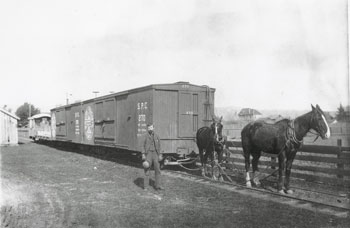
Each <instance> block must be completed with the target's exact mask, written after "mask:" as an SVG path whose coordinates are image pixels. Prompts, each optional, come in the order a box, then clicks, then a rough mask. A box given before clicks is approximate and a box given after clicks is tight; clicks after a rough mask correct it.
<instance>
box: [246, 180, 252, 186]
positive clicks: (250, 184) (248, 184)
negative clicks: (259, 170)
mask: <svg viewBox="0 0 350 228" xmlns="http://www.w3.org/2000/svg"><path fill="white" fill-rule="evenodd" d="M246 186H247V187H248V188H251V187H252V183H250V180H249V181H247V183H246Z"/></svg>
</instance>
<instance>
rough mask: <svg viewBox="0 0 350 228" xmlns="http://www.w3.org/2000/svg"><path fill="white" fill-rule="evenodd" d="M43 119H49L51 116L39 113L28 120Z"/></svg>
mask: <svg viewBox="0 0 350 228" xmlns="http://www.w3.org/2000/svg"><path fill="white" fill-rule="evenodd" d="M43 117H48V118H51V115H50V114H48V113H39V114H36V115H34V116H32V117H29V118H28V120H32V119H40V118H43Z"/></svg>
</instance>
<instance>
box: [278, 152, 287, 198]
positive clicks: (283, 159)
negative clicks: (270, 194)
mask: <svg viewBox="0 0 350 228" xmlns="http://www.w3.org/2000/svg"><path fill="white" fill-rule="evenodd" d="M285 166H286V153H285V151H282V152H281V153H280V154H279V156H278V168H279V170H278V175H279V176H278V183H277V191H278V193H280V194H284V190H283V185H284V179H285Z"/></svg>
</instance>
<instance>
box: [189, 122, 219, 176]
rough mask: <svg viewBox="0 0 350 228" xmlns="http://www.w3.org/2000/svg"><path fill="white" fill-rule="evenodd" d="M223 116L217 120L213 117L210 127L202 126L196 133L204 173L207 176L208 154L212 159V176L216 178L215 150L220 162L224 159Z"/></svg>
mask: <svg viewBox="0 0 350 228" xmlns="http://www.w3.org/2000/svg"><path fill="white" fill-rule="evenodd" d="M221 120H222V117H221V118H220V119H219V120H218V121H216V120H215V119H214V118H213V123H212V124H211V126H210V127H202V128H200V129H198V131H197V134H196V139H197V146H198V149H199V156H200V159H201V163H202V175H203V176H205V166H206V164H207V160H208V156H210V158H211V161H212V168H213V169H212V177H213V179H216V177H215V175H213V174H214V166H215V161H214V151H216V152H217V153H218V162H219V163H220V162H221V160H222V152H223V149H224V143H223V137H222V128H223V125H222V124H221Z"/></svg>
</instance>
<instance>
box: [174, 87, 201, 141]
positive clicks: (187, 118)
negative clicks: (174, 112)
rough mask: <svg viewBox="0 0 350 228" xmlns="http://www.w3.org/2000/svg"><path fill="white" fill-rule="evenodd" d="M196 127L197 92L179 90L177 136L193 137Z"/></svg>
mask: <svg viewBox="0 0 350 228" xmlns="http://www.w3.org/2000/svg"><path fill="white" fill-rule="evenodd" d="M197 129H198V94H195V93H190V92H179V130H178V132H179V137H194V136H195V134H196V131H197Z"/></svg>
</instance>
